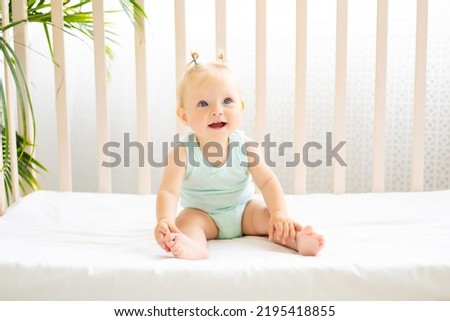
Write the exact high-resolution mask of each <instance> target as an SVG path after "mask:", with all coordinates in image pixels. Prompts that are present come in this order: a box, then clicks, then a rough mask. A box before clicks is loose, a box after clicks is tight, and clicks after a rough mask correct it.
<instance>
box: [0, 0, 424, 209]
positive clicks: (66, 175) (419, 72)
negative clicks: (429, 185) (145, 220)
mask: <svg viewBox="0 0 450 321" xmlns="http://www.w3.org/2000/svg"><path fill="white" fill-rule="evenodd" d="M62 2H63V1H62V0H54V1H52V22H53V35H52V36H53V38H52V39H53V47H54V53H55V57H54V59H55V64H54V68H55V70H54V76H55V86H56V88H55V93H56V97H55V99H56V115H57V136H58V141H57V144H58V148H57V150H58V163H59V170H58V175H59V181H60V183H59V189H60V190H62V191H71V190H72V170H71V168H72V164H71V148H70V135H69V133H70V131H69V128H70V126H69V125H70V122H69V118H68V111H67V93H66V86H67V85H66V81H65V79H66V76H65V72H66V68H65V66H66V62H65V54H64V52H65V50H66V48H65V44H64V34H63V31H62V25H63V13H62ZM137 2H138V3H139V4H140V5H141V6H142V7H144V2H145V1H143V0H139V1H137ZM7 3H8V1H6V0H2V4H3V5H2V10H3V12H2V22H3V25H5V24H7V23H8V15H7V14H6V10H7ZM103 4H104V2H103V1H102V0H98V1H93V12H94V44H95V45H94V59H95V84H96V90H95V91H96V108H97V114H96V119H97V138H96V139H97V154H98V172H99V183H98V191H99V192H107V193H110V192H111V191H112V179H111V168H107V167H104V166H101V164H102V162H103V161H105V157H106V156H105V155H104V153H103V151H102V148H103V145H104V144H105V143H106V142H107V141H108V140H109V134H110V122H109V113H110V111H109V109H108V105H109V104H108V99H107V91H108V87H107V77H106V65H105V61H106V58H105V51H104V45H105V30H104V7H103ZM336 4H337V7H336V8H337V10H336V21H337V25H336V57H335V58H336V70H335V79H336V80H335V102H334V103H335V109H334V132H333V138H334V140H335V141H344V140H346V122H345V119H346V118H345V116H346V104H347V101H346V100H347V97H346V92H347V64H348V63H351V62H349V61H347V56H348V55H347V22H348V1H347V0H336ZM185 5H186V3H185V1H184V0H174V15H175V19H174V21H175V40H174V41H175V57H176V60H175V61H174V63H175V66H176V68H175V69H176V77H175V78H176V81H178V80H179V79H180V77H181V75H182V72H183V71H184V67H185V63H186V59H187V56H188V53H187V52H186V19H185V15H186V11H185ZM215 5H216V12H215V14H216V15H215V21H216V45H215V46H216V51H218V52H223V53H225V54H226V52H227V42H229V41H232V39H228V38H227V32H226V30H227V15H226V9H227V1H226V0H216V2H215ZM296 6H297V8H296V31H295V32H296V53H295V64H296V66H295V119H294V120H293V121H294V123H295V133H293V139H294V145H295V148H297V150H294V151H295V152H300V150H298V148H299V146H303V145H304V143H305V142H306V130H305V127H306V123H307V114H308V107H307V106H308V102H307V97H306V92H307V86H308V84H307V78H306V74H307V65H308V63H307V61H308V57H307V48H308V40H307V30H306V28H307V19H308V1H307V0H297V1H296ZM25 7H26V0H17V1H16V0H15V1H14V2H13V20H20V19H24V18H26V16H24V12H26V10H25ZM255 14H256V34H255V40H256V53H255V54H256V56H255V57H256V59H255V67H256V79H255V91H256V92H255V97H256V101H255V102H256V103H255V105H256V138H257V140H259V141H262V140H263V136H264V133H265V132H266V128H267V124H266V123H267V108H268V106H267V89H268V88H267V32H266V28H267V15H268V12H267V10H266V0H256V1H255ZM427 16H428V1H427V0H417V21H416V25H417V31H416V56H415V61H416V65H415V89H414V97H415V98H414V124H413V152H412V173H411V174H412V178H411V190H412V191H421V190H423V185H424V178H423V177H424V136H425V128H424V127H425V126H424V124H425V122H424V119H425V93H426V92H425V82H426V66H427V24H428V21H427ZM150 19H151V18H150ZM141 22H142V21H141ZM388 29H389V26H388V0H378V1H377V31H376V33H377V37H376V70H375V84H374V87H375V97H374V100H375V109H374V128H373V133H374V135H373V155H372V160H373V168H372V191H373V192H383V191H384V190H385V182H384V176H385V158H386V151H385V149H386V142H385V141H386V138H385V136H386V125H385V114H386V84H387V80H386V78H387V76H386V74H387V52H388V40H387V34H388ZM4 37H5V39H11V41H10V42H11V43H16V44H17V43H19V42H20V43H24V44H27V26H26V24H25V25H22V26H20V27H18V28H16V29H15V30H14V36H13V37H11V35H7V33H6V32H5V34H4ZM134 37H135V63H136V66H139V67H136V78H135V80H136V97H137V102H136V110H137V139H138V141H139V142H141V143H142V145H143V146H147V144H146V142H148V141H149V139H150V137H149V135H148V133H149V128H148V127H149V125H148V105H149V101H148V93H147V72H152V71H151V70H148V68H147V64H146V60H147V51H146V42H147V40H146V31H145V28H144V29H142V30H138V31H137V32H136V34H135V35H134ZM15 48H16V50H17V51H18V52H19V57H20V59H21V60H22V59H23V63H24V66H25V72H26V61H27V46H15ZM9 77H10V76H9V75H8V72H7V70H6V68H5V71H4V79H5V81H4V82H5V84H6V88H7V92H6V99H7V101H8V102H9V103H8V104H7V105H8V107H10V106H11V103H10V102H11V101H12V100H13V97H14V95H15V93H14V92H13V90H12V89H11V81H10V79H9ZM8 114H9V115H12V114H13V113H12V112H10V113H8ZM9 124H10V130H12V131H14V130H15V128H14V122H13V121H12V120H11V121H9ZM38 126H39V124H38ZM181 126H182V125H181V124H179V125H178V129H179V130H181ZM18 130H19V132H21V131H22V128H21V127H20V123H19V129H18ZM9 137H10V139H11V141H10V144H9V147H10V150H9V151H8V152H9V153H10V154H11V155H12V157H11V169H12V181H13V198H14V200H16V199H17V198H18V197H19V188H18V186H19V183H18V182H19V177H18V174H17V157H15V155H16V153H17V152H16V150H15V141H14V139H15V136H14V135H9ZM145 148H146V147H145ZM342 155H345V150H342ZM2 160H3V158H2ZM292 170H293V175H294V177H295V183H294V191H295V193H297V194H304V193H306V190H307V189H306V187H307V175H306V167H305V165H303V164H300V165H299V166H297V167H295V168H293V169H292ZM138 171H139V173H138V178H139V182H138V185H139V193H142V194H148V193H151V192H152V191H151V190H150V184H149V182H150V178H151V168H150V167H149V165H146V166H144V167H139V168H138ZM0 174H1V175H0V185H1V192H0V196H1V198H0V201H1V206H2V210H3V209H4V208H5V206H6V205H5V190H4V188H3V182H2V180H3V172H1V173H0ZM333 191H334V193H338V194H339V193H345V192H346V168H345V167H343V166H338V164H334V165H333Z"/></svg>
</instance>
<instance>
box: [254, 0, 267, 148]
mask: <svg viewBox="0 0 450 321" xmlns="http://www.w3.org/2000/svg"><path fill="white" fill-rule="evenodd" d="M266 21H267V19H266V0H257V1H256V75H255V76H256V81H255V90H256V95H255V105H256V141H257V142H262V141H263V139H264V133H265V131H266V105H267V93H266V92H267V32H266Z"/></svg>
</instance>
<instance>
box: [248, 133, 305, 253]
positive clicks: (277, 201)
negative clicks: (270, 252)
mask: <svg viewBox="0 0 450 321" xmlns="http://www.w3.org/2000/svg"><path fill="white" fill-rule="evenodd" d="M248 141H250V139H248ZM246 147H247V148H246V150H247V154H248V155H249V157H250V158H249V171H250V173H251V175H252V177H253V180H254V182H255V184H256V186H257V187H258V189H259V190H260V191H261V194H262V196H263V197H264V201H265V203H266V205H267V208H268V210H269V213H270V220H269V233H268V234H269V239H272V240H277V241H280V242H281V243H283V244H286V242H287V239H288V238H291V240H295V237H296V232H297V231H300V230H301V229H302V227H301V226H300V224H298V223H296V222H294V221H293V220H292V219H291V218H289V216H288V215H287V208H286V203H285V200H284V193H283V189H282V187H281V184H280V182H279V180H278V178H277V177H276V175H275V173H274V172H273V171H272V170H271V169H270V167H269V166H268V165H267V164H266V162H265V161H264V157H263V155H261V152H260V151H259V150H258V148H257V147H255V146H253V144H247V146H246ZM251 158H253V159H251Z"/></svg>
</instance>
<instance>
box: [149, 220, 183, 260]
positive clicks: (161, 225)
mask: <svg viewBox="0 0 450 321" xmlns="http://www.w3.org/2000/svg"><path fill="white" fill-rule="evenodd" d="M172 232H180V230H178V228H177V226H176V225H175V223H174V222H173V221H171V220H166V219H162V220H160V221H159V222H158V224H156V227H155V239H156V242H158V244H159V246H161V247H162V248H163V249H164V250H165V251H166V252H170V248H169V247H168V246H167V245H166V242H165V240H164V237H165V236H166V234H168V233H172Z"/></svg>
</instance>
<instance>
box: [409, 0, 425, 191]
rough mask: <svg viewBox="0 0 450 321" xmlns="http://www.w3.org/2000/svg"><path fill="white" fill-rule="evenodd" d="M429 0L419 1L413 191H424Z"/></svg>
mask: <svg viewBox="0 0 450 321" xmlns="http://www.w3.org/2000/svg"><path fill="white" fill-rule="evenodd" d="M427 24H428V0H417V30H416V67H415V68H416V69H415V88H414V124H413V150H412V175H411V191H413V192H417V191H423V182H424V149H425V98H426V97H425V93H426V70H427V29H428V26H427Z"/></svg>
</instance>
